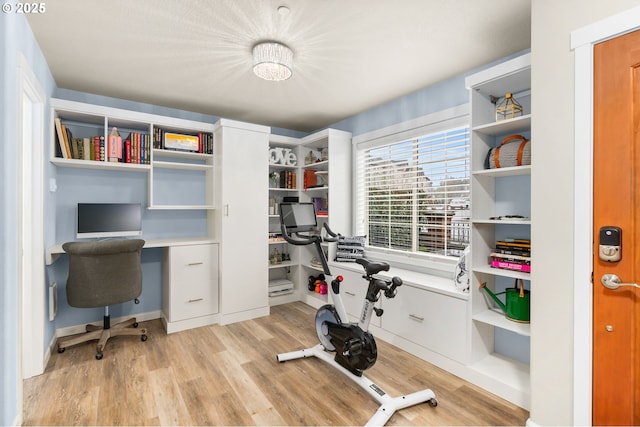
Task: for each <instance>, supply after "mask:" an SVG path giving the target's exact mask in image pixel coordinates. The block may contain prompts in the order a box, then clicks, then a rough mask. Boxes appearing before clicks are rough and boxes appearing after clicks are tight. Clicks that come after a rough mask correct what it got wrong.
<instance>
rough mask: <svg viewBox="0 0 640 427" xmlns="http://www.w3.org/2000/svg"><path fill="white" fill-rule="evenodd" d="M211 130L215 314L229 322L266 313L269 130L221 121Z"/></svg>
mask: <svg viewBox="0 0 640 427" xmlns="http://www.w3.org/2000/svg"><path fill="white" fill-rule="evenodd" d="M234 123H236V122H234ZM266 129H268V128H266ZM217 135H218V136H219V138H218V140H217V141H216V142H217V144H218V149H219V150H220V152H219V156H220V157H219V159H218V161H219V163H218V168H219V171H220V175H219V177H220V178H221V179H220V180H221V182H220V183H219V185H220V187H219V188H220V189H221V191H220V195H221V199H219V206H218V215H219V223H218V227H219V229H218V230H217V232H218V233H219V234H218V235H219V236H220V237H221V248H220V260H221V262H220V314H221V323H231V322H235V321H239V320H246V319H249V318H252V317H257V316H260V315H266V314H268V312H269V311H268V310H269V309H268V305H269V296H268V291H269V277H268V266H267V260H268V256H269V255H268V248H267V245H265V244H264V242H265V239H266V238H267V235H268V227H269V224H268V218H267V211H268V193H269V191H268V184H269V183H268V172H269V169H268V163H269V161H268V146H269V135H268V133H266V132H260V131H256V130H253V129H243V128H241V127H239V126H238V127H236V126H224V125H223V126H222V127H221V129H219V131H218V133H217Z"/></svg>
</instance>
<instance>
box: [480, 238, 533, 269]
mask: <svg viewBox="0 0 640 427" xmlns="http://www.w3.org/2000/svg"><path fill="white" fill-rule="evenodd" d="M489 263H490V265H491V267H494V268H502V269H505V270H514V271H522V272H526V273H530V272H531V241H530V240H529V239H503V240H498V241H497V242H496V247H495V250H494V251H493V252H492V253H491V255H490V256H489Z"/></svg>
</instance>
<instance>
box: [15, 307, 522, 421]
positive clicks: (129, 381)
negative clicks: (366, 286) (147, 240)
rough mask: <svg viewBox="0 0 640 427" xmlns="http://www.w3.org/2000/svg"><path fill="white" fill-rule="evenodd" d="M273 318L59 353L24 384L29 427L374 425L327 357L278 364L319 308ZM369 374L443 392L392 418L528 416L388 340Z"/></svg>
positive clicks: (403, 390) (397, 388) (306, 336)
mask: <svg viewBox="0 0 640 427" xmlns="http://www.w3.org/2000/svg"><path fill="white" fill-rule="evenodd" d="M271 313H272V314H271V316H268V317H263V318H259V319H254V320H250V321H245V322H240V323H236V324H232V325H227V326H220V325H213V326H209V327H203V328H197V329H192V330H188V331H184V332H179V333H175V334H171V335H166V334H165V332H164V330H163V328H162V324H161V322H160V320H153V321H150V322H144V323H141V325H144V326H146V327H147V328H148V330H149V332H148V336H149V339H148V341H146V342H142V341H140V340H139V339H137V338H134V337H117V338H114V339H112V340H110V341H109V342H108V343H107V346H106V348H105V351H104V359H102V360H96V359H95V344H94V343H95V341H94V342H92V343H86V344H80V345H77V346H75V347H69V348H67V349H66V351H65V352H64V353H62V354H58V353H54V354H53V355H52V356H51V359H50V361H49V364H48V366H47V368H46V370H45V373H44V374H43V375H40V376H38V377H34V378H31V379H29V380H26V381H25V382H24V425H362V424H364V423H366V422H367V421H368V419H369V418H370V417H371V416H372V415H373V414H374V413H375V411H376V409H377V408H378V404H377V403H376V402H375V401H374V400H373V399H372V398H371V397H370V396H369V395H368V394H367V393H366V392H365V391H364V390H362V389H360V388H359V387H358V386H357V385H355V384H354V383H353V382H351V381H350V380H349V379H348V378H347V377H346V376H345V375H343V374H341V373H340V372H338V371H337V370H335V369H334V368H332V367H330V366H329V365H327V364H325V363H324V362H322V361H320V360H318V359H315V358H308V359H299V360H292V361H288V362H286V363H278V362H277V361H276V354H277V353H283V352H287V351H292V350H298V349H301V348H306V347H310V346H313V345H315V344H316V343H317V338H316V335H315V326H314V316H315V310H314V309H313V308H311V307H309V306H307V305H305V304H303V303H292V304H286V305H281V306H276V307H272V308H271ZM377 344H378V361H377V363H376V365H375V366H373V367H372V368H371V369H369V370H367V371H366V372H365V375H366V376H367V377H368V378H369V379H371V380H372V381H374V382H375V383H376V384H377V385H379V386H380V387H382V388H383V389H384V390H385V391H386V392H387V393H388V394H389V395H391V396H399V395H403V394H408V393H411V392H414V391H418V390H421V389H424V388H431V389H432V390H433V391H434V392H435V393H436V396H437V399H438V406H437V407H436V408H433V407H431V406H430V405H429V404H421V405H418V406H414V407H411V408H406V409H402V410H401V411H399V412H397V413H396V414H395V415H393V417H392V418H391V419H390V420H389V422H388V425H524V424H525V421H526V419H527V417H528V412H527V411H525V410H524V409H522V408H519V407H517V406H515V405H512V404H510V403H508V402H506V401H504V400H502V399H500V398H498V397H496V396H493V395H490V394H488V393H487V392H485V391H483V390H482V389H480V388H477V387H475V386H473V385H471V384H469V383H466V382H464V381H462V380H461V379H459V378H457V377H455V376H453V375H451V374H449V373H447V372H445V371H443V370H441V369H439V368H436V367H434V366H433V365H431V364H429V363H427V362H425V361H423V360H421V359H419V358H417V357H414V356H412V355H410V354H408V353H406V352H404V351H402V350H400V349H398V348H396V347H394V346H392V345H390V344H387V343H385V342H384V341H382V340H379V339H378V340H377Z"/></svg>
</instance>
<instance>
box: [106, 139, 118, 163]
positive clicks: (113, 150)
mask: <svg viewBox="0 0 640 427" xmlns="http://www.w3.org/2000/svg"><path fill="white" fill-rule="evenodd" d="M107 153H108V154H107V157H108V159H109V161H110V162H117V161H118V137H117V136H115V135H109V140H108V141H107Z"/></svg>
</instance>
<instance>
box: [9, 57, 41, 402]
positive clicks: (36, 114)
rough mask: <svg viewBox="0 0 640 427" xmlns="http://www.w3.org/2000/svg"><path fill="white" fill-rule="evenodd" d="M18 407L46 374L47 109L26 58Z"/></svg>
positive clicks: (21, 72)
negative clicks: (35, 379)
mask: <svg viewBox="0 0 640 427" xmlns="http://www.w3.org/2000/svg"><path fill="white" fill-rule="evenodd" d="M17 63H18V69H17V79H18V82H17V87H18V105H17V113H18V114H17V118H18V120H17V124H18V139H17V140H18V143H19V146H18V148H17V150H16V151H17V157H18V158H17V169H18V170H17V175H18V177H17V178H18V189H17V190H18V191H17V196H18V197H17V199H18V206H17V210H18V212H17V220H18V227H17V231H18V236H17V237H18V239H17V240H18V245H17V246H18V247H17V248H16V249H17V251H16V254H17V256H18V289H17V295H18V305H17V307H18V330H17V337H18V345H17V348H16V352H17V361H18V370H17V375H16V376H17V377H18V382H19V384H18V388H17V390H18V391H19V393H18V399H19V400H18V404H19V405H20V406H21V405H22V380H23V379H24V378H29V377H32V376H34V375H39V374H41V373H42V372H43V371H44V361H45V357H46V356H45V351H44V319H45V317H44V312H45V304H44V301H45V298H44V295H45V274H44V188H43V187H44V164H43V158H44V154H43V153H44V151H46V150H47V146H46V145H45V144H44V140H45V138H44V111H45V110H44V108H45V103H46V97H45V94H44V91H43V90H42V86H41V85H40V83H39V81H38V79H37V78H36V76H35V74H34V73H33V71H32V70H31V67H30V65H29V63H28V61H27V60H26V59H25V57H24V56H23V55H22V54H19V55H18V59H17Z"/></svg>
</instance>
